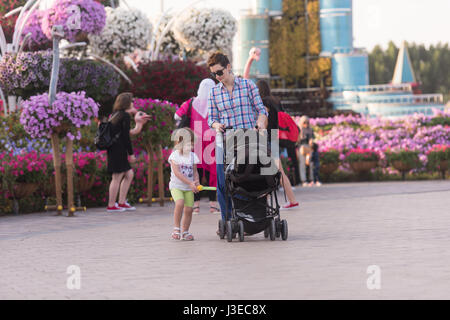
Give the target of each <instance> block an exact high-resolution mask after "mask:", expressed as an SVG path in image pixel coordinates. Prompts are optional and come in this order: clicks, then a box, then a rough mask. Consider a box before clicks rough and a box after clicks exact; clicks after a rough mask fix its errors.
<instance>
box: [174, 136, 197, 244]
mask: <svg viewBox="0 0 450 320" xmlns="http://www.w3.org/2000/svg"><path fill="white" fill-rule="evenodd" d="M172 138H173V140H174V141H175V147H174V150H173V152H172V154H171V155H170V157H169V163H170V166H171V169H172V172H171V175H170V182H169V189H170V193H171V194H172V198H173V200H174V201H175V210H174V230H173V232H172V239H174V240H180V239H181V240H186V241H192V240H194V236H193V235H192V234H191V233H189V227H190V225H191V221H192V211H193V209H192V207H193V206H194V193H198V192H199V191H198V189H197V186H198V185H199V184H200V183H199V177H198V171H197V163H199V162H200V161H199V159H198V157H197V155H196V154H195V153H194V152H192V148H193V146H194V132H193V131H192V130H191V129H188V128H183V129H179V130H177V131H176V132H175V133H174V135H173V137H172ZM183 209H184V214H183ZM182 218H183V219H182ZM180 225H181V229H180ZM180 231H182V232H181V233H180Z"/></svg>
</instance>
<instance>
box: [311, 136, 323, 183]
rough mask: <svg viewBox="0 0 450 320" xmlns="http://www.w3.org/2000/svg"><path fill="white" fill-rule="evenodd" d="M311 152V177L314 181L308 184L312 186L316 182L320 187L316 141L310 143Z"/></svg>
mask: <svg viewBox="0 0 450 320" xmlns="http://www.w3.org/2000/svg"><path fill="white" fill-rule="evenodd" d="M312 150H313V151H312V153H311V160H310V164H309V165H312V166H313V168H314V169H313V177H314V182H311V183H310V186H313V185H314V184H316V186H318V187H320V186H321V185H322V184H321V183H320V180H319V169H320V159H319V145H318V144H317V143H313V144H312Z"/></svg>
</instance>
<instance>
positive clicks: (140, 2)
mask: <svg viewBox="0 0 450 320" xmlns="http://www.w3.org/2000/svg"><path fill="white" fill-rule="evenodd" d="M126 1H127V2H128V4H129V5H130V6H132V7H136V8H139V9H141V10H143V11H145V12H146V13H147V14H148V15H149V16H153V15H155V14H157V13H159V11H160V6H161V0H126ZM253 1H254V0H222V1H217V0H214V1H213V0H205V1H201V2H200V4H198V5H197V6H199V7H220V8H223V9H227V10H229V11H230V12H231V14H233V16H235V17H236V18H239V15H240V12H241V10H244V9H247V8H249V7H250V6H251V5H252V3H253ZM189 2H191V1H186V0H164V7H165V9H168V8H171V7H173V8H174V9H181V8H182V7H184V6H185V5H186V4H188V3H189ZM449 14H450V0H428V1H423V0H353V23H354V38H355V46H356V47H365V48H367V49H369V50H370V49H372V48H373V47H374V46H375V45H376V44H381V45H382V46H384V47H385V46H386V45H387V43H388V42H389V41H390V40H393V41H394V42H395V43H396V44H397V45H399V44H400V43H401V42H402V41H403V40H406V41H409V42H416V43H424V44H426V45H430V44H437V43H438V42H439V41H441V42H443V43H447V42H450V32H449V30H450V16H449Z"/></svg>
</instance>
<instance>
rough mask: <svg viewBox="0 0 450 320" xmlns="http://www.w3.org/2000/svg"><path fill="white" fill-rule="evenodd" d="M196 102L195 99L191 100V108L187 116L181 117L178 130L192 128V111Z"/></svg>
mask: <svg viewBox="0 0 450 320" xmlns="http://www.w3.org/2000/svg"><path fill="white" fill-rule="evenodd" d="M193 101H194V98H192V99H191V100H189V108H188V111H187V112H186V114H185V115H183V116H182V117H181V120H180V123H179V124H178V126H177V129H181V128H189V127H190V126H191V109H192V102H193Z"/></svg>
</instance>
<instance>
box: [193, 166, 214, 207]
mask: <svg viewBox="0 0 450 320" xmlns="http://www.w3.org/2000/svg"><path fill="white" fill-rule="evenodd" d="M197 171H198V179H199V181H200V184H201V181H202V178H203V176H204V177H205V180H206V181H207V182H208V184H209V171H208V170H205V169H203V168H197ZM216 193H217V192H216V191H211V190H204V191H202V192H199V193H194V201H200V198H201V195H202V194H206V195H207V196H208V198H209V201H216Z"/></svg>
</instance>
